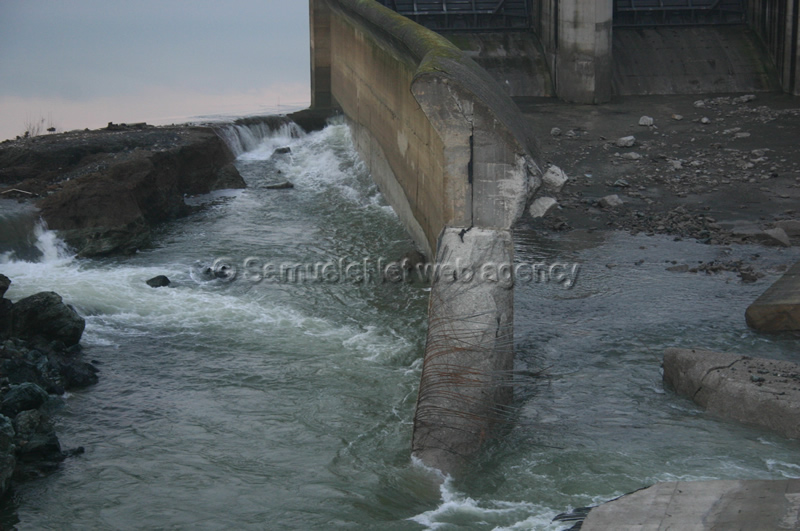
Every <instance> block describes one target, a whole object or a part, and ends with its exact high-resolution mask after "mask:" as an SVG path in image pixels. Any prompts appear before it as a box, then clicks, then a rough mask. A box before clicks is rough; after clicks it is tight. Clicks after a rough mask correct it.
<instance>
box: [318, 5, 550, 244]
mask: <svg viewBox="0 0 800 531" xmlns="http://www.w3.org/2000/svg"><path fill="white" fill-rule="evenodd" d="M327 3H328V5H329V6H330V7H331V8H332V9H333V10H334V11H336V12H338V13H339V14H340V15H342V16H344V17H346V18H347V19H349V20H350V21H351V22H353V23H354V24H356V25H358V26H360V27H361V28H362V29H364V30H365V31H368V32H369V34H370V36H371V37H372V38H374V39H375V40H376V41H379V42H383V43H384V46H385V47H386V48H388V49H390V50H391V51H392V52H394V55H395V57H396V58H397V59H398V60H403V61H405V62H406V64H408V65H409V66H410V67H411V68H412V69H415V74H414V78H413V80H412V83H411V87H410V90H411V92H412V93H413V95H414V97H415V99H416V100H417V101H418V103H419V105H420V107H421V108H422V109H423V112H424V113H425V114H426V115H427V116H428V119H429V120H430V123H431V125H432V126H433V127H434V128H435V129H436V131H437V133H438V134H439V136H440V138H441V139H442V141H443V143H444V144H445V146H446V148H450V149H452V151H453V152H455V151H457V150H458V149H459V148H463V147H464V146H463V144H465V142H464V137H465V135H466V136H467V138H469V136H470V135H469V134H470V133H471V132H473V131H474V130H475V128H476V124H477V123H478V122H480V124H481V125H484V126H485V127H486V128H487V129H488V130H490V132H491V137H492V139H493V141H494V140H502V142H505V143H506V149H505V150H504V151H506V153H501V152H500V151H503V150H500V151H498V150H497V149H487V150H486V152H487V157H485V158H486V159H491V158H492V157H494V159H496V161H495V160H484V161H479V160H474V158H473V159H471V160H470V161H469V162H470V164H469V165H467V164H461V162H462V161H461V160H460V158H459V154H457V153H456V154H452V157H451V153H447V152H446V153H445V158H447V159H448V160H447V161H446V167H447V169H448V170H449V171H452V172H454V173H455V172H457V174H454V175H450V177H451V179H449V181H454V180H456V179H454V178H458V180H463V181H464V182H467V181H470V182H472V175H471V174H469V173H468V172H469V171H480V168H483V169H485V170H487V171H488V172H492V170H496V169H497V166H499V165H500V163H501V159H502V157H503V156H505V157H506V158H509V159H513V160H512V161H511V163H510V164H507V166H508V168H506V169H505V170H501V171H499V172H498V171H494V175H497V174H500V175H501V176H502V178H501V179H497V180H498V181H499V182H498V183H497V185H496V186H492V185H490V189H491V195H492V196H493V197H490V198H488V200H489V201H493V202H494V203H495V204H502V205H504V211H505V212H507V214H506V215H505V216H504V217H503V219H502V220H500V222H499V223H496V222H494V221H495V220H492V221H493V222H492V223H491V225H490V226H492V227H494V228H510V226H511V225H512V224H513V223H514V221H516V220H517V219H518V218H519V217H520V216H521V215H522V214H523V212H524V209H525V206H526V204H527V202H528V201H529V200H530V198H531V196H532V195H533V193H534V192H535V191H536V190H537V189H538V187H539V184H540V182H541V180H540V177H541V174H542V172H541V169H540V166H539V163H538V161H539V159H540V155H539V148H538V144H537V142H536V140H535V138H534V136H533V134H532V131H531V129H530V127H529V125H528V123H527V121H526V120H525V119H524V118H523V116H522V114H521V112H520V111H519V109H518V107H517V106H516V104H515V103H514V102H513V101H512V100H511V98H510V97H508V96H507V95H506V94H505V92H504V90H503V88H502V87H501V86H500V85H499V84H498V83H497V81H496V80H495V79H494V78H493V77H492V76H491V75H490V74H489V73H488V72H486V71H485V70H484V69H483V68H481V67H480V66H479V65H478V64H477V63H475V62H474V61H473V60H472V59H470V58H469V57H467V56H466V54H464V53H463V52H462V51H461V50H459V49H458V48H457V47H456V46H455V45H453V44H452V43H451V42H450V41H448V40H447V39H446V38H444V37H442V36H441V35H439V34H437V33H435V32H433V31H430V30H428V29H427V28H424V27H423V26H420V25H419V24H417V23H415V22H413V21H411V20H409V19H407V18H406V17H403V16H402V15H399V14H398V13H396V12H394V11H392V10H391V9H388V8H386V7H384V6H383V5H381V4H379V3H377V2H375V1H374V0H328V2H327ZM443 85H444V86H445V87H446V88H444V89H443V90H444V91H449V92H450V93H451V94H455V93H458V95H459V96H460V97H462V98H466V99H467V100H469V102H470V107H472V108H465V107H464V106H463V105H462V104H461V103H460V102H459V101H454V100H455V99H454V98H447V97H443V93H442V90H438V91H431V90H430V87H433V86H436V87H437V88H441V87H442V86H443ZM431 92H434V93H433V94H432V97H427V96H428V95H430V94H431ZM440 105H441V106H443V107H445V108H444V109H437V106H440ZM473 115H479V118H477V119H476V118H474V116H473ZM485 136H489V135H485ZM476 140H480V139H477V138H476ZM483 140H484V142H488V140H487V139H483ZM496 143H499V142H496ZM369 145H370V147H371V148H374V147H375V146H379V143H378V142H377V141H376V140H375V139H371V141H370V143H369ZM382 150H383V147H381V151H382ZM508 152H512V153H513V155H512V154H511V153H508ZM362 155H367V158H368V159H369V158H370V157H369V154H365V153H362ZM379 159H381V160H383V161H386V162H387V164H386V167H388V168H389V169H391V170H392V175H394V173H395V172H397V171H402V169H401V168H392V167H391V165H390V164H389V163H388V159H387V157H385V156H379ZM373 175H374V176H376V180H377V181H378V184H379V186H380V185H382V186H383V188H382V191H384V188H385V189H388V190H389V194H387V195H390V196H391V195H399V194H393V193H392V191H391V188H392V186H391V185H389V184H388V182H389V179H390V178H392V177H391V176H388V175H375V172H373ZM487 177H488V178H485V179H483V180H484V181H487V180H492V179H491V176H487ZM395 180H396V179H395ZM477 180H478V181H480V179H477ZM452 186H458V185H456V184H453V185H452ZM454 194H456V195H457V190H456V191H455V192H454ZM470 195H474V192H471V193H470ZM484 195H486V194H484ZM445 200H448V201H456V200H457V199H456V198H455V197H446V198H445ZM390 203H392V205H393V206H395V205H397V206H398V207H399V208H398V210H400V211H403V212H404V211H412V210H413V209H412V208H411V207H410V205H409V203H408V202H407V201H403V200H402V199H401V198H399V197H398V199H397V201H396V202H392V201H391V200H390ZM467 203H468V204H467V207H468V208H469V209H470V210H472V209H473V205H472V204H471V203H470V202H469V200H467ZM484 210H486V209H484ZM404 222H406V224H407V226H408V228H409V231H410V232H411V234H412V235H413V236H415V238H416V235H417V234H418V233H419V229H418V227H414V226H413V225H414V224H413V223H409V222H408V220H406V219H404ZM447 224H457V225H468V226H471V225H475V226H481V223H475V222H473V212H469V213H466V214H465V216H462V217H460V218H459V219H450V220H447V222H446V223H445V226H446V225H447ZM417 225H418V226H419V224H417ZM443 228H444V226H442V227H440V229H439V230H437V231H433V232H431V231H428V232H427V233H426V238H427V244H423V243H422V242H420V241H419V238H416V239H417V243H418V244H420V246H421V247H423V249H429V250H430V251H433V252H435V247H436V241H437V240H438V237H439V234H440V232H441V229H443ZM431 254H432V253H428V255H429V256H431Z"/></svg>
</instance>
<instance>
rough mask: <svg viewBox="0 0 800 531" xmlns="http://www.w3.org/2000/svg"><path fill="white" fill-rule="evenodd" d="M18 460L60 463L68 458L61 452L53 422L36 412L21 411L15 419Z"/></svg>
mask: <svg viewBox="0 0 800 531" xmlns="http://www.w3.org/2000/svg"><path fill="white" fill-rule="evenodd" d="M14 429H15V432H16V437H15V438H14V442H15V444H16V447H17V458H18V459H19V460H20V461H23V462H27V463H31V462H35V463H37V464H39V463H40V462H42V461H44V462H59V461H63V460H64V458H65V457H66V456H65V455H64V454H63V453H62V452H61V443H60V442H59V441H58V437H57V436H56V432H55V430H54V428H53V424H52V422H50V420H49V419H48V418H47V417H45V416H44V415H42V414H41V413H40V412H39V411H36V410H26V411H21V412H20V413H19V414H17V416H16V417H15V418H14Z"/></svg>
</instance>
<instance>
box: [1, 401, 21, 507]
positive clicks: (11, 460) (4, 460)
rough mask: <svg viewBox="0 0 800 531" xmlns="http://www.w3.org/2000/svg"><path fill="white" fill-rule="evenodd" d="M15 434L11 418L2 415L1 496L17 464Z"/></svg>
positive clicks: (6, 488)
mask: <svg viewBox="0 0 800 531" xmlns="http://www.w3.org/2000/svg"><path fill="white" fill-rule="evenodd" d="M15 435H16V434H15V432H14V426H13V424H12V422H11V419H9V418H8V417H6V416H3V415H0V496H2V495H3V494H5V493H6V492H7V491H8V487H9V486H10V484H11V477H12V476H13V475H14V469H15V468H16V466H17V458H16V450H17V448H16V446H15V445H14V436H15Z"/></svg>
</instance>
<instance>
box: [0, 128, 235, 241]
mask: <svg viewBox="0 0 800 531" xmlns="http://www.w3.org/2000/svg"><path fill="white" fill-rule="evenodd" d="M233 159H234V156H233V154H232V153H231V151H230V149H229V148H228V147H227V146H226V145H225V143H224V141H223V140H222V139H221V138H220V137H219V136H218V135H217V134H216V133H215V132H214V130H213V129H211V128H208V127H193V126H168V127H153V126H148V125H146V124H135V125H132V126H126V125H124V124H109V127H108V128H106V129H102V130H95V131H88V130H87V131H73V132H68V133H62V134H53V135H46V136H38V137H34V138H25V139H20V140H17V141H7V142H3V143H2V144H0V192H3V191H8V190H12V189H16V190H22V191H24V192H28V193H29V194H31V196H32V197H35V198H38V199H37V200H36V205H37V206H38V207H39V208H40V209H41V214H42V218H43V219H44V220H45V222H46V223H47V225H48V227H49V228H50V229H54V230H57V231H58V232H59V235H60V236H61V238H62V239H64V240H65V241H66V242H67V243H68V244H69V245H70V246H72V247H74V248H75V249H76V250H77V251H78V254H79V255H81V256H104V255H110V254H116V253H132V252H135V251H136V250H137V249H139V248H141V247H143V246H145V245H147V244H148V242H149V239H150V231H151V229H152V228H153V226H155V225H156V224H158V223H161V222H164V221H168V220H171V219H175V218H178V217H181V216H184V215H186V214H188V213H189V212H190V211H191V210H190V208H189V207H188V206H187V205H186V204H185V203H184V200H183V199H184V196H186V195H196V194H205V193H208V192H211V191H213V190H219V189H224V188H243V187H244V186H245V185H244V181H243V180H242V178H241V176H240V175H239V172H238V171H237V170H236V168H235V167H234V166H233V164H232V162H233Z"/></svg>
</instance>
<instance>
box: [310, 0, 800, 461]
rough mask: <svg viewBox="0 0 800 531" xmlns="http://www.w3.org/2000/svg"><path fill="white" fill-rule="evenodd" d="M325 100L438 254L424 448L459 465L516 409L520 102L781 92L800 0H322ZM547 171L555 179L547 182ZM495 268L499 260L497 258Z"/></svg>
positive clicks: (525, 196) (400, 210)
mask: <svg viewBox="0 0 800 531" xmlns="http://www.w3.org/2000/svg"><path fill="white" fill-rule="evenodd" d="M309 8H310V26H311V85H312V87H311V106H312V109H319V110H324V109H330V110H333V109H335V110H339V111H341V112H342V113H343V114H344V115H345V116H346V117H347V119H348V123H349V125H350V129H351V132H352V136H353V140H354V144H355V145H356V148H357V150H358V152H359V153H360V155H361V157H362V159H363V160H364V162H365V163H366V165H367V167H368V168H369V170H370V172H371V174H372V176H373V178H374V179H375V181H376V183H377V184H378V186H379V188H380V190H381V192H382V193H383V195H384V196H385V198H386V199H387V201H388V202H389V203H390V204H391V206H392V207H393V208H394V210H395V212H396V213H397V214H398V216H399V217H400V219H401V220H402V221H403V223H404V225H405V227H406V228H407V230H408V232H409V233H410V234H411V235H412V237H413V239H414V241H415V242H416V244H417V245H418V246H419V248H420V249H421V250H422V251H423V252H424V253H425V255H426V256H427V257H428V258H429V261H430V260H432V261H434V262H435V263H436V264H438V265H439V266H440V272H445V274H439V275H437V276H435V277H434V279H433V280H432V287H431V294H430V302H429V310H428V317H429V320H428V324H429V326H428V333H427V339H426V348H425V359H424V365H423V373H422V377H421V382H420V387H419V395H418V401H417V409H416V414H415V419H414V434H413V438H412V453H413V455H414V456H415V457H417V458H419V459H420V460H421V461H422V462H423V463H425V464H426V465H429V466H432V467H434V468H437V469H440V470H442V471H444V472H447V473H455V472H457V471H458V470H459V469H461V468H462V467H463V466H464V465H465V464H466V462H467V461H468V459H469V458H470V456H472V455H474V454H475V453H476V452H477V451H478V450H479V449H480V448H481V447H482V446H483V443H484V442H485V441H486V440H488V439H490V438H491V437H492V436H493V433H495V431H496V428H497V427H498V425H502V424H504V423H505V421H507V419H508V418H509V415H508V411H507V407H508V405H509V404H510V401H511V398H512V390H511V387H510V381H511V372H512V369H513V357H514V352H513V323H514V318H513V313H514V312H513V308H514V297H513V278H511V277H509V278H506V277H503V275H501V274H499V273H498V272H499V271H503V270H504V269H503V268H502V267H498V265H500V266H502V264H506V265H507V268H506V270H507V269H510V268H511V264H513V246H512V236H511V231H510V229H511V227H512V226H513V224H514V223H515V222H516V221H517V220H519V219H520V217H521V216H522V215H523V213H524V212H525V210H526V207H527V206H528V204H530V202H531V201H532V200H533V199H534V196H535V195H536V194H537V193H538V192H539V191H542V192H546V191H553V190H552V188H553V186H558V184H555V185H554V184H553V183H549V182H546V181H547V179H546V176H545V175H543V171H542V170H543V168H542V166H541V161H540V158H539V155H538V150H537V147H536V141H535V139H534V138H533V136H532V134H531V132H530V130H529V126H528V124H527V123H526V119H525V118H524V117H523V115H522V113H521V112H520V111H519V108H518V107H517V105H516V103H515V100H516V101H517V102H519V101H525V100H526V99H530V98H542V97H545V98H558V99H560V100H563V101H566V102H574V103H584V104H596V103H602V102H607V101H610V100H611V99H612V97H614V96H627V95H648V94H694V93H696V94H708V93H725V92H751V91H773V92H774V91H784V92H788V93H791V94H800V85H799V84H798V83H797V76H798V71H797V63H798V58H797V47H798V42H800V33H799V32H798V24H797V20H798V0H602V1H589V0H538V1H532V0H500V1H496V0H491V1H488V0H435V1H434V0H380V1H379V0H309ZM543 177H545V178H544V179H543ZM487 264H488V265H490V267H489V268H488V270H489V271H490V272H491V270H494V271H495V274H494V275H492V274H491V273H488V274H483V273H485V272H486V268H485V267H484V266H486V265H487Z"/></svg>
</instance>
